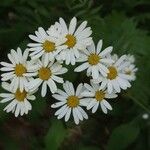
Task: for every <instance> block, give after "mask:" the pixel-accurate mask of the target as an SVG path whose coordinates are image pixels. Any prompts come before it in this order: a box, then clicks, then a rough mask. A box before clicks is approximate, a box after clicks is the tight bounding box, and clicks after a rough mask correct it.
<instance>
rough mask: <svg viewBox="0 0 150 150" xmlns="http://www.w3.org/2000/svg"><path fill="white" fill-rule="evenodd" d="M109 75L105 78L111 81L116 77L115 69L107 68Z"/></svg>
mask: <svg viewBox="0 0 150 150" xmlns="http://www.w3.org/2000/svg"><path fill="white" fill-rule="evenodd" d="M108 70H109V73H107V78H108V79H110V80H113V79H115V78H116V77H117V75H118V73H117V70H116V68H115V67H113V66H111V67H108Z"/></svg>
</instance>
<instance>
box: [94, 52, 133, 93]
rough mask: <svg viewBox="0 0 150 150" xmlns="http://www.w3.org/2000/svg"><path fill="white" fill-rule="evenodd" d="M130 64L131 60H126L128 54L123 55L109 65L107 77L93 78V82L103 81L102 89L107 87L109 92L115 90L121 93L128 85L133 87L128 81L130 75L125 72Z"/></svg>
mask: <svg viewBox="0 0 150 150" xmlns="http://www.w3.org/2000/svg"><path fill="white" fill-rule="evenodd" d="M128 65H129V62H126V55H123V56H121V57H120V58H118V59H117V60H116V61H115V62H114V63H113V64H111V65H108V66H107V67H108V70H109V72H108V73H107V76H106V77H102V76H101V77H99V78H98V79H97V80H93V82H94V83H99V82H101V85H100V89H104V88H107V91H108V93H109V94H111V93H112V92H113V91H114V92H117V93H120V92H121V89H124V90H126V89H127V88H128V87H131V84H130V83H129V81H128V79H129V76H128V75H126V74H125V73H124V72H123V70H124V69H125V68H126V67H127V66H128Z"/></svg>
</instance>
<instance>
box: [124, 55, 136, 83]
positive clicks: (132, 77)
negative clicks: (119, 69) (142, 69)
mask: <svg viewBox="0 0 150 150" xmlns="http://www.w3.org/2000/svg"><path fill="white" fill-rule="evenodd" d="M126 61H127V62H129V65H128V66H127V67H126V68H125V69H124V70H123V72H124V73H125V74H126V75H128V78H129V79H128V80H129V81H134V80H135V79H136V75H135V74H136V72H137V70H138V69H137V68H136V66H135V65H134V62H135V58H134V56H133V55H130V54H129V55H127V57H126Z"/></svg>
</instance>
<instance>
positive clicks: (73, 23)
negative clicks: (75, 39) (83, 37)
mask: <svg viewBox="0 0 150 150" xmlns="http://www.w3.org/2000/svg"><path fill="white" fill-rule="evenodd" d="M76 25H77V19H76V17H73V18H72V19H71V22H70V25H69V34H73V33H74V31H75V28H76Z"/></svg>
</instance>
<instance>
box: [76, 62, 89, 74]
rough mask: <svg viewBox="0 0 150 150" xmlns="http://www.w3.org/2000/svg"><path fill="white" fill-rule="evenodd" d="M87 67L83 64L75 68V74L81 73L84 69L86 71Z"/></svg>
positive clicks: (86, 64) (87, 65)
mask: <svg viewBox="0 0 150 150" xmlns="http://www.w3.org/2000/svg"><path fill="white" fill-rule="evenodd" d="M88 67H89V64H88V63H87V62H86V63H83V64H82V65H80V66H78V67H77V68H75V70H74V71H75V72H81V71H83V70H85V69H87V68H88Z"/></svg>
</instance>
